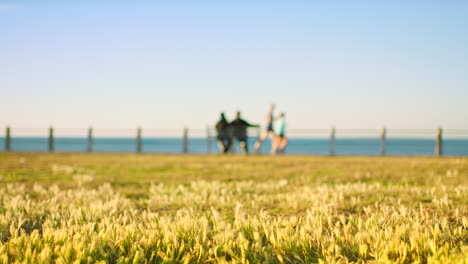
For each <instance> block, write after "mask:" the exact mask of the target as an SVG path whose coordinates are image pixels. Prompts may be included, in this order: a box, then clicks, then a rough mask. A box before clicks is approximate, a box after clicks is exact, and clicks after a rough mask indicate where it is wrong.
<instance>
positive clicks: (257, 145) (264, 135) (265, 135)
mask: <svg viewBox="0 0 468 264" xmlns="http://www.w3.org/2000/svg"><path fill="white" fill-rule="evenodd" d="M270 134H272V135H273V137H272V138H273V139H274V137H275V136H274V134H273V132H272V131H264V132H263V133H262V135H261V136H260V138H259V139H258V140H257V142H255V146H254V153H258V151H259V150H260V147H261V146H262V144H263V142H264V141H265V140H267V138H268V137H269V136H270Z"/></svg>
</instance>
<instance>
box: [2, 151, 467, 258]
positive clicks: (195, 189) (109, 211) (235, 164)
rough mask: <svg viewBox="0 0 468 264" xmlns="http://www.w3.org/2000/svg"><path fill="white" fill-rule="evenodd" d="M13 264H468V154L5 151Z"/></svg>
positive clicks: (5, 250)
mask: <svg viewBox="0 0 468 264" xmlns="http://www.w3.org/2000/svg"><path fill="white" fill-rule="evenodd" d="M0 201H1V204H0V262H3V263H24V262H26V263H54V262H55V263H96V262H102V263H349V262H357V263H468V158H432V157H386V158H379V157H304V156H277V157H276V156H275V157H273V156H247V157H246V156H215V155H212V156H210V155H203V156H201V155H200V156H197V155H146V154H143V155H134V154H122V155H119V154H34V153H0Z"/></svg>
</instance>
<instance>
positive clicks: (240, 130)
mask: <svg viewBox="0 0 468 264" xmlns="http://www.w3.org/2000/svg"><path fill="white" fill-rule="evenodd" d="M230 127H231V130H232V136H233V137H234V138H235V139H237V140H238V141H239V143H240V148H241V151H242V152H243V153H248V152H249V151H248V148H247V128H248V127H258V125H252V124H250V123H248V122H247V121H245V120H244V119H241V118H237V119H234V121H232V122H231V124H230Z"/></svg>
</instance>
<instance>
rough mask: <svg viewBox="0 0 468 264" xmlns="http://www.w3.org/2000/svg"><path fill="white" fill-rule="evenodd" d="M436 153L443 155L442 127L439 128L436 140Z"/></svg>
mask: <svg viewBox="0 0 468 264" xmlns="http://www.w3.org/2000/svg"><path fill="white" fill-rule="evenodd" d="M435 155H436V156H438V157H440V156H442V128H441V127H438V128H437V135H436V142H435Z"/></svg>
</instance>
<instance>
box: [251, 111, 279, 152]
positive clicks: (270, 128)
mask: <svg viewBox="0 0 468 264" xmlns="http://www.w3.org/2000/svg"><path fill="white" fill-rule="evenodd" d="M274 111H275V105H274V104H270V106H269V109H268V113H267V114H266V115H265V120H266V121H267V124H266V129H265V131H263V133H262V135H261V136H260V138H259V139H258V141H257V142H255V147H254V149H255V153H258V151H259V150H260V147H261V146H262V143H263V142H264V141H265V140H267V139H268V137H269V136H270V135H271V136H272V138H274V136H275V135H274V132H273V119H274V116H273V112H274Z"/></svg>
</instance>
